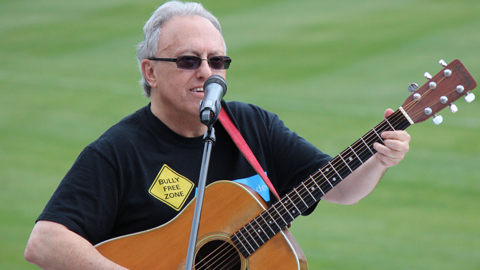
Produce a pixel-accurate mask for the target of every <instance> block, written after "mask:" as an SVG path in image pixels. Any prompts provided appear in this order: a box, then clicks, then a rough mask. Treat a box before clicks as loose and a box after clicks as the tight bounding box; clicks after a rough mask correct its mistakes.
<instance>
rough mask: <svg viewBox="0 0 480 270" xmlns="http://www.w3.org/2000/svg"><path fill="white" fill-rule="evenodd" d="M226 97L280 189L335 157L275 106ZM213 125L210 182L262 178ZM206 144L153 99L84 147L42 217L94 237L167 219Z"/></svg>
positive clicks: (187, 195) (194, 179)
mask: <svg viewBox="0 0 480 270" xmlns="http://www.w3.org/2000/svg"><path fill="white" fill-rule="evenodd" d="M222 105H223V108H224V109H225V110H226V112H227V113H228V114H229V115H230V116H231V117H232V120H233V121H234V123H235V124H236V126H237V127H238V128H239V130H240V132H241V134H242V136H243V137H244V139H245V141H246V142H247V144H248V145H249V146H250V148H251V149H252V152H253V153H254V154H255V156H256V158H257V159H258V161H259V163H260V165H261V166H262V168H263V169H264V170H265V172H266V173H267V175H268V177H269V179H270V180H271V182H272V184H273V185H274V186H275V188H276V190H277V191H278V192H279V193H280V195H282V194H285V193H287V192H288V191H289V190H291V189H292V188H294V187H296V186H297V185H299V184H300V182H301V181H303V180H305V179H307V178H308V176H309V175H310V174H312V173H313V172H314V171H315V170H317V169H319V168H321V167H323V166H324V165H325V164H326V163H327V162H328V161H329V160H330V159H331V158H330V157H329V156H328V155H326V154H323V153H322V152H321V151H320V150H318V149H317V148H316V147H314V146H313V145H311V144H310V143H308V142H307V141H305V140H304V139H303V138H301V137H299V136H298V135H297V134H296V133H294V132H292V131H290V130H289V129H288V128H286V127H285V125H284V124H283V122H282V121H281V120H280V119H279V118H278V116H277V115H275V114H272V113H270V112H267V111H265V110H263V109H261V108H259V107H257V106H254V105H250V104H244V103H240V102H228V103H225V102H222ZM214 128H215V135H216V142H215V144H214V146H213V148H212V153H211V159H210V167H209V170H208V177H207V184H209V183H211V182H213V181H216V180H239V182H244V181H247V182H248V181H250V180H252V179H253V180H254V182H255V181H258V178H259V177H258V174H257V173H256V172H255V170H254V169H253V168H252V167H251V166H250V164H249V163H248V161H247V160H246V159H245V158H244V157H243V155H242V154H241V152H240V151H239V150H238V148H237V147H236V146H235V144H234V143H233V141H232V139H231V138H230V136H229V135H228V134H227V133H226V131H225V129H224V128H223V126H222V125H221V124H220V123H219V122H217V123H216V124H215V125H214ZM203 149H204V144H203V136H201V137H197V138H185V137H182V136H180V135H178V134H176V133H175V132H173V131H172V130H170V129H169V128H168V127H167V126H166V125H164V124H163V123H162V122H161V121H160V120H159V119H158V118H156V117H155V116H154V115H153V114H152V112H151V110H150V105H148V106H146V107H144V108H142V109H140V110H138V111H137V112H135V113H133V114H132V115H130V116H127V117H126V118H124V119H123V120H121V121H120V122H119V123H117V124H116V125H114V126H113V127H111V128H110V129H108V130H107V131H106V132H105V133H104V134H103V135H101V136H100V137H99V138H98V139H97V140H96V141H94V142H93V143H91V144H90V145H88V146H87V147H86V148H85V149H84V150H83V151H82V153H81V154H80V155H79V157H78V158H77V160H76V161H75V163H74V164H73V166H72V168H71V169H70V170H69V172H68V173H67V174H66V176H65V178H64V179H63V180H62V182H61V183H60V185H59V187H58V188H57V190H56V191H55V193H54V194H53V196H52V198H51V199H50V201H49V202H48V204H47V205H46V207H45V209H44V211H43V213H42V214H41V215H40V217H39V218H38V220H48V221H54V222H58V223H60V224H63V225H65V226H66V227H68V228H69V229H70V230H72V231H74V232H75V233H77V234H79V235H81V236H82V237H84V238H85V239H87V240H88V241H90V242H91V243H92V244H97V243H99V242H102V241H104V240H107V239H110V238H113V237H117V236H121V235H125V234H130V233H134V232H139V231H143V230H147V229H150V228H154V227H157V226H159V225H161V224H164V223H166V222H168V221H169V220H171V219H172V218H174V217H175V216H176V215H177V214H178V213H179V212H180V211H181V210H182V209H183V208H184V207H185V206H186V205H187V204H188V202H189V201H190V200H191V199H192V198H193V197H194V196H195V192H196V186H197V183H198V178H199V174H200V166H201V160H202V154H203ZM255 183H257V182H255ZM262 183H263V182H262ZM253 188H254V189H255V187H253ZM267 193H268V192H267ZM264 197H265V199H266V200H268V199H269V198H268V197H269V194H267V196H265V195H264Z"/></svg>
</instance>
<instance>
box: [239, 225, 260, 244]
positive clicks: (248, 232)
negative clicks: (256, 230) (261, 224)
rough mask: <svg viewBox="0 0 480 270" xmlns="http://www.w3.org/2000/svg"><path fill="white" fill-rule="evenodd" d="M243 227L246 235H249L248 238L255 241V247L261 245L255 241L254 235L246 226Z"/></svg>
mask: <svg viewBox="0 0 480 270" xmlns="http://www.w3.org/2000/svg"><path fill="white" fill-rule="evenodd" d="M243 228H244V229H245V231H246V232H247V234H248V236H250V238H251V239H252V240H253V242H255V244H256V245H257V247H261V245H259V244H258V242H257V241H255V237H253V236H252V234H251V233H250V231H249V230H248V229H247V228H245V227H243Z"/></svg>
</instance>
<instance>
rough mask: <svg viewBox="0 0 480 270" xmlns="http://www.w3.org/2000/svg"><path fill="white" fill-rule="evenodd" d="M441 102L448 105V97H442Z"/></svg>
mask: <svg viewBox="0 0 480 270" xmlns="http://www.w3.org/2000/svg"><path fill="white" fill-rule="evenodd" d="M440 102H441V103H442V104H447V102H448V97H447V96H441V97H440Z"/></svg>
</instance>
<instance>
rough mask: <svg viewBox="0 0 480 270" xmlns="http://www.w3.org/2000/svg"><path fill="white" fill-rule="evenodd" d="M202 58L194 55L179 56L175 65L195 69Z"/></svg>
mask: <svg viewBox="0 0 480 270" xmlns="http://www.w3.org/2000/svg"><path fill="white" fill-rule="evenodd" d="M200 62H202V59H201V58H200V57H196V56H181V57H178V58H177V67H178V68H181V69H197V68H198V67H199V66H200Z"/></svg>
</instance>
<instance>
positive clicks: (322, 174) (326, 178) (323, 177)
mask: <svg viewBox="0 0 480 270" xmlns="http://www.w3.org/2000/svg"><path fill="white" fill-rule="evenodd" d="M320 172H321V173H322V175H323V178H325V180H327V182H328V183H329V184H330V186H331V187H332V188H333V185H332V183H330V181H328V178H327V176H325V174H324V173H323V172H322V170H320Z"/></svg>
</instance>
